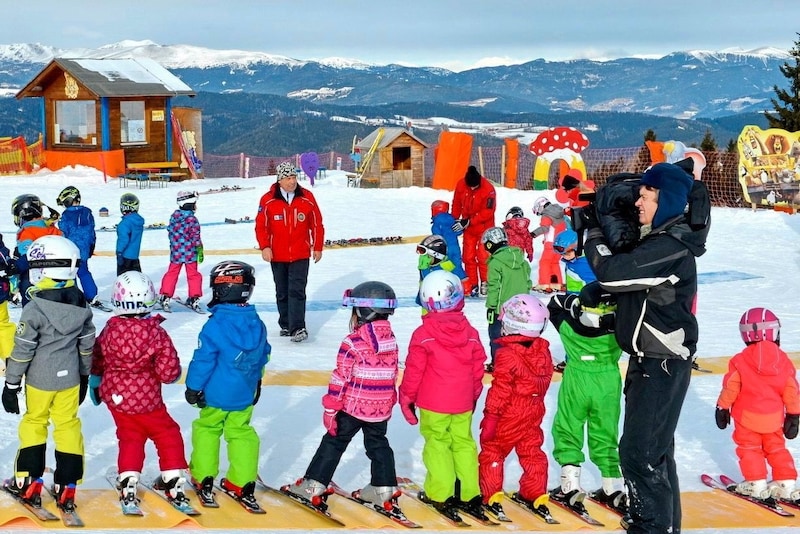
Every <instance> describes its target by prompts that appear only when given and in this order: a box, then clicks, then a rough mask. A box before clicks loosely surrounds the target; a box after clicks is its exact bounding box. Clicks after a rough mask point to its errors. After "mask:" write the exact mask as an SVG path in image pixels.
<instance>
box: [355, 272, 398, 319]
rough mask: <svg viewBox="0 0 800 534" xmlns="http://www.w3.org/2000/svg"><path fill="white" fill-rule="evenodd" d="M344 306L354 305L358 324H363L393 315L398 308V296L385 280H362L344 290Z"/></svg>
mask: <svg viewBox="0 0 800 534" xmlns="http://www.w3.org/2000/svg"><path fill="white" fill-rule="evenodd" d="M342 306H352V307H353V317H355V318H356V325H362V324H366V323H369V322H372V321H376V320H378V319H386V318H387V317H388V316H390V315H392V314H393V313H394V310H395V308H397V296H396V295H395V293H394V289H392V288H391V287H390V286H389V285H387V284H384V283H383V282H376V281H369V282H362V283H360V284H358V285H357V286H356V287H354V288H353V289H348V290H346V291H345V292H344V296H343V297H342ZM354 326H355V325H354Z"/></svg>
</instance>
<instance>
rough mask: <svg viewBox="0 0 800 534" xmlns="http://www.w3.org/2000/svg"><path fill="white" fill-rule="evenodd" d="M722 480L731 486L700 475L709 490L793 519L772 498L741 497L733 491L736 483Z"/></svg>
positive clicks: (790, 514)
mask: <svg viewBox="0 0 800 534" xmlns="http://www.w3.org/2000/svg"><path fill="white" fill-rule="evenodd" d="M723 476H724V475H723ZM724 479H725V480H727V481H729V482H731V483H732V484H726V483H725V482H723V481H720V480H717V479H715V478H714V477H712V476H711V475H707V474H705V473H704V474H702V475H700V480H702V481H703V484H705V485H706V486H708V487H709V488H714V489H718V490H721V491H724V492H726V493H727V494H729V495H733V496H734V497H738V498H740V499H743V500H745V501H748V502H751V503H753V504H755V505H757V506H760V507H761V508H764V509H765V510H769V511H770V512H772V513H775V514H778V515H779V516H782V517H794V514H793V513H791V512H789V511H787V510H784V509H783V508H782V507H781V505H780V504H778V503H777V502H776V501H775V499H773V498H772V497H770V498H768V499H764V500H761V499H756V498H755V497H751V496H749V495H743V494H741V493H739V492H737V491H735V490H734V489H733V488H735V484H736V482H734V481H733V480H732V479H731V478H729V477H725V478H724Z"/></svg>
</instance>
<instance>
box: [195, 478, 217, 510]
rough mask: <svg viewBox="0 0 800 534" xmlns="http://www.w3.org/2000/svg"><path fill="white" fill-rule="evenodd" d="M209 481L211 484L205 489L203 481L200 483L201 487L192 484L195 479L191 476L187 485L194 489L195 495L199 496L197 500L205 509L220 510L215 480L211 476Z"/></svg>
mask: <svg viewBox="0 0 800 534" xmlns="http://www.w3.org/2000/svg"><path fill="white" fill-rule="evenodd" d="M187 474H188V473H187ZM208 479H209V481H210V484H208V485H207V486H206V487H203V484H202V481H201V482H200V483H199V487H198V486H196V485H194V484H193V483H192V480H194V477H192V476H191V475H189V479H188V480H187V483H188V485H189V486H191V487H192V490H193V491H194V493H195V495H197V500H198V501H199V502H200V505H201V506H203V508H219V503H218V502H217V498H216V492H215V491H214V478H213V477H210V476H209V477H208Z"/></svg>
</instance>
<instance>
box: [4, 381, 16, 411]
mask: <svg viewBox="0 0 800 534" xmlns="http://www.w3.org/2000/svg"><path fill="white" fill-rule="evenodd" d="M19 390H20V386H19V384H9V383H8V382H6V385H5V387H3V409H4V410H5V411H6V413H19V399H18V398H17V395H19Z"/></svg>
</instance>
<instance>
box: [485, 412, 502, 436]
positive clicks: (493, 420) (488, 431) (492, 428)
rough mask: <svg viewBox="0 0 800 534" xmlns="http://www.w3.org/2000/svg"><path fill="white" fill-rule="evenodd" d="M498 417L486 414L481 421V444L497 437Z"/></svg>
mask: <svg viewBox="0 0 800 534" xmlns="http://www.w3.org/2000/svg"><path fill="white" fill-rule="evenodd" d="M499 420H500V417H499V416H497V415H492V414H486V415H484V416H483V420H482V421H481V443H486V442H487V441H492V440H493V439H494V437H495V436H496V435H497V421H499Z"/></svg>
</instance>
